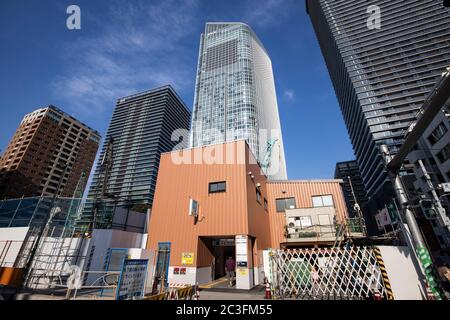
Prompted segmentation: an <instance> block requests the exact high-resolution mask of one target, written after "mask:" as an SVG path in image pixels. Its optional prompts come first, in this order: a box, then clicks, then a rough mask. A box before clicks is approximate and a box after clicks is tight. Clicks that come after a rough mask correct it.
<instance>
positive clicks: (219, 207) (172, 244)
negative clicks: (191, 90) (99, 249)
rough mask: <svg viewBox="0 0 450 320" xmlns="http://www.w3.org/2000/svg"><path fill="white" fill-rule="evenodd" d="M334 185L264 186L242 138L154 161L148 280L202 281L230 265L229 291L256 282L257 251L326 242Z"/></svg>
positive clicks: (335, 209) (337, 183)
mask: <svg viewBox="0 0 450 320" xmlns="http://www.w3.org/2000/svg"><path fill="white" fill-rule="evenodd" d="M341 185H342V180H307V181H306V180H305V181H268V180H267V177H266V175H265V174H264V173H263V172H262V171H261V168H260V166H259V164H258V163H257V161H256V159H255V157H254V156H253V154H252V152H251V151H250V149H249V147H248V145H247V143H246V141H245V140H238V141H234V142H228V143H223V144H217V145H212V146H206V147H198V148H193V149H183V150H179V151H174V152H170V153H165V154H163V155H162V156H161V160H160V167H159V173H158V180H157V184H156V191H155V196H154V203H153V208H152V213H151V217H150V223H149V229H148V234H149V238H148V243H147V249H150V250H151V251H152V252H155V253H156V255H155V261H154V266H153V267H154V270H155V271H154V273H153V275H152V276H153V278H154V279H156V281H165V282H168V283H177V284H196V283H198V284H206V283H210V282H212V281H214V280H217V279H219V278H221V277H223V276H224V275H225V261H226V259H227V258H228V257H229V256H231V257H233V259H234V260H235V262H236V288H238V289H250V288H252V287H254V286H255V285H257V284H260V283H262V282H263V279H264V272H263V250H267V249H269V248H280V247H299V246H301V247H305V246H315V245H318V244H319V243H320V244H327V243H329V244H332V243H333V242H334V240H335V229H334V227H333V225H334V223H337V222H340V221H344V220H345V219H346V217H347V211H346V206H345V201H344V196H343V192H342V187H341Z"/></svg>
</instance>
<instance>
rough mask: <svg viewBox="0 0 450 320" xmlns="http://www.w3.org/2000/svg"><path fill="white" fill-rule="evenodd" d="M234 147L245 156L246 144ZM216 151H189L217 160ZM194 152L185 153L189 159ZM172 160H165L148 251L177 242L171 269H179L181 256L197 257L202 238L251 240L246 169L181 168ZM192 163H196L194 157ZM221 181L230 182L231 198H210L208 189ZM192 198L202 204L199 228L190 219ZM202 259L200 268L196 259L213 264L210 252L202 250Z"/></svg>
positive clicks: (228, 166) (225, 195) (239, 166)
mask: <svg viewBox="0 0 450 320" xmlns="http://www.w3.org/2000/svg"><path fill="white" fill-rule="evenodd" d="M234 144H235V148H234V149H235V150H234V151H235V152H237V151H239V152H242V151H243V150H245V147H246V145H245V142H244V141H239V142H236V143H234ZM224 145H225V144H224ZM224 145H217V146H219V147H221V146H224ZM217 146H212V147H204V148H198V149H189V150H191V151H192V150H206V152H207V153H210V154H214V152H213V149H212V148H214V147H217ZM189 150H186V151H184V152H183V153H184V155H186V154H187V152H189ZM226 153H227V151H226V150H225V151H224V154H225V155H226ZM171 155H174V153H169V154H164V155H162V157H161V163H160V170H159V176H158V181H157V184H156V194H155V201H154V205H153V209H152V217H151V219H150V228H149V242H148V247H149V248H150V249H156V247H157V244H158V242H165V241H167V242H172V253H171V265H180V264H181V253H182V252H194V253H197V243H198V237H199V236H204V237H205V236H211V237H212V236H227V235H236V234H244V235H245V234H248V219H247V199H246V194H247V193H246V189H247V186H246V183H247V182H246V165H245V163H244V164H236V165H233V164H207V165H201V164H190V165H189V164H183V165H177V164H175V163H174V162H173V161H172V158H171ZM190 159H191V160H192V161H193V160H194V154H191V156H190ZM219 181H226V182H227V185H226V189H227V190H226V192H224V193H215V194H208V185H209V183H210V182H219ZM190 198H193V199H195V200H197V201H198V202H199V208H200V214H199V222H198V223H197V224H196V225H194V218H193V217H191V216H189V214H188V213H189V199H190ZM199 254H202V257H195V262H194V263H195V264H196V263H197V258H198V259H199V261H200V262H201V263H202V264H204V263H206V262H207V261H208V259H209V256H208V254H207V252H206V250H199ZM203 254H204V255H205V256H203Z"/></svg>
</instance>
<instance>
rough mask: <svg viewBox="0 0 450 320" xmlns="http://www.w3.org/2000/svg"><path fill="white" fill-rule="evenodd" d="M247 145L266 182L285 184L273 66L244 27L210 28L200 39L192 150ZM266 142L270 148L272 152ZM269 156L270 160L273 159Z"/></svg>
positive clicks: (220, 25) (217, 25)
mask: <svg viewBox="0 0 450 320" xmlns="http://www.w3.org/2000/svg"><path fill="white" fill-rule="evenodd" d="M237 139H246V140H247V142H248V144H249V146H250V149H251V150H252V152H253V154H254V155H255V157H256V159H258V160H259V161H260V163H267V160H268V159H270V164H271V167H270V168H269V169H268V171H267V172H268V176H269V178H271V179H287V174H286V163H285V157H284V146H283V138H282V134H281V126H280V118H279V115H278V104H277V98H276V92H275V84H274V78H273V71H272V62H271V60H270V58H269V55H268V54H267V51H266V50H265V48H264V46H263V45H262V43H261V42H260V41H259V39H258V37H257V36H256V34H255V33H254V32H253V31H252V29H251V28H250V27H249V26H247V25H245V24H243V23H207V24H206V28H205V32H204V33H203V34H202V35H201V39H200V52H199V59H198V68H197V81H196V88H195V99H194V111H193V121H192V125H191V146H192V147H198V146H203V145H210V144H216V143H222V142H226V141H233V140H237ZM267 142H269V143H272V145H273V146H272V148H271V152H270V153H268V152H267V150H268V149H270V148H268V146H267ZM268 155H271V156H270V157H269V156H268Z"/></svg>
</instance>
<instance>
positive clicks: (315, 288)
mask: <svg viewBox="0 0 450 320" xmlns="http://www.w3.org/2000/svg"><path fill="white" fill-rule="evenodd" d="M311 280H312V294H313V299H315V298H316V295H318V293H319V271H318V270H317V268H316V266H315V265H312V266H311Z"/></svg>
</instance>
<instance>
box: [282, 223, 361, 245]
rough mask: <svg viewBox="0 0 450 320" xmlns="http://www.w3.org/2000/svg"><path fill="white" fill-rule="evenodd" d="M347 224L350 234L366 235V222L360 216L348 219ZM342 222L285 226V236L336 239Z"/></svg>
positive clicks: (301, 238) (290, 237)
mask: <svg viewBox="0 0 450 320" xmlns="http://www.w3.org/2000/svg"><path fill="white" fill-rule="evenodd" d="M345 224H346V225H347V230H348V232H349V233H350V235H360V236H363V235H364V222H363V221H361V219H359V218H350V219H346V222H345ZM340 230H341V225H340V224H336V223H335V224H327V225H320V224H315V225H312V226H307V227H301V226H289V225H286V226H285V237H286V239H288V240H291V241H292V240H300V241H302V240H303V241H314V240H323V241H325V240H328V241H331V240H334V239H336V237H340V236H341V235H340V234H339V233H340Z"/></svg>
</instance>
